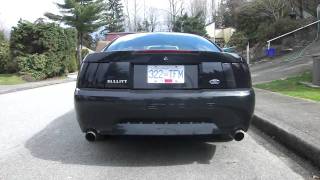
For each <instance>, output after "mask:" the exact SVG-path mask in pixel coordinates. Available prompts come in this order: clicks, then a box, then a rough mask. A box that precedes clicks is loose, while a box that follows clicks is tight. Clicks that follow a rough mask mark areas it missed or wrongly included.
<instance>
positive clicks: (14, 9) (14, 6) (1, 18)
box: [0, 0, 190, 32]
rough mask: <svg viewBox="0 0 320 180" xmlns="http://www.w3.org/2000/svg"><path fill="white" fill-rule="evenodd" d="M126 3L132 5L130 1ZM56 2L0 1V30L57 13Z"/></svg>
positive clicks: (158, 4) (161, 2) (155, 3)
mask: <svg viewBox="0 0 320 180" xmlns="http://www.w3.org/2000/svg"><path fill="white" fill-rule="evenodd" d="M128 1H129V3H133V1H132V0H128ZM183 1H184V3H188V2H190V0H183ZM57 2H60V3H61V2H63V0H0V4H1V5H0V29H1V30H5V31H6V32H9V31H10V30H11V27H12V26H15V25H16V24H17V22H18V21H19V19H24V20H28V21H31V22H34V21H35V20H37V19H38V18H40V17H44V16H43V15H44V13H46V12H51V13H59V9H58V8H57V6H56V4H55V3H57ZM144 2H145V6H146V9H150V7H153V8H156V9H160V11H161V9H168V8H169V4H168V0H138V3H139V6H140V9H142V8H143V7H144ZM162 12H165V11H162ZM140 13H141V12H140ZM160 18H161V17H160Z"/></svg>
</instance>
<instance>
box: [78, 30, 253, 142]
mask: <svg viewBox="0 0 320 180" xmlns="http://www.w3.org/2000/svg"><path fill="white" fill-rule="evenodd" d="M254 104H255V97H254V91H253V89H252V86H251V77H250V72H249V68H248V65H247V63H246V62H245V60H244V59H242V58H241V57H240V56H238V55H235V54H229V53H224V52H223V51H222V50H221V49H220V48H219V47H218V46H216V45H215V44H214V43H212V42H210V41H209V40H207V39H205V38H202V37H200V36H197V35H191V34H185V33H140V34H131V35H127V36H124V37H120V38H118V39H117V40H115V41H113V42H112V43H111V44H109V45H108V46H107V47H106V48H105V49H104V50H103V52H100V53H94V54H90V55H88V56H87V57H86V58H85V60H84V61H83V63H82V66H81V70H80V72H79V77H78V82H77V88H76V90H75V109H76V114H77V119H78V122H79V124H80V127H81V130H82V131H83V132H85V133H86V139H87V140H89V141H94V140H96V138H97V137H98V136H99V135H108V136H113V135H138V136H139V135H143V136H146V135H148V136H192V137H206V138H208V137H209V138H210V139H209V140H210V141H214V140H217V138H218V137H219V140H221V137H223V138H222V140H223V141H230V140H232V139H235V140H237V141H240V140H242V139H243V137H244V132H245V131H247V130H248V128H249V124H250V121H251V118H252V115H253V111H254Z"/></svg>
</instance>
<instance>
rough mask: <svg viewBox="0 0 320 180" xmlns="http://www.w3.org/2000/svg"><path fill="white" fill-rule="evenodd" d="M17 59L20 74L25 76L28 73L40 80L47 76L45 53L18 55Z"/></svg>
mask: <svg viewBox="0 0 320 180" xmlns="http://www.w3.org/2000/svg"><path fill="white" fill-rule="evenodd" d="M17 61H18V65H19V68H20V71H21V73H22V74H24V75H26V76H28V75H30V76H31V77H32V78H34V79H35V80H42V79H45V78H46V77H47V74H46V68H47V65H48V58H47V57H46V56H45V55H43V54H40V55H39V54H33V55H27V56H19V57H18V58H17Z"/></svg>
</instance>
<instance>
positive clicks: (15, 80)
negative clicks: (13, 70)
mask: <svg viewBox="0 0 320 180" xmlns="http://www.w3.org/2000/svg"><path fill="white" fill-rule="evenodd" d="M22 83H25V81H24V80H23V79H22V78H21V77H20V76H18V75H16V74H0V85H15V84H22Z"/></svg>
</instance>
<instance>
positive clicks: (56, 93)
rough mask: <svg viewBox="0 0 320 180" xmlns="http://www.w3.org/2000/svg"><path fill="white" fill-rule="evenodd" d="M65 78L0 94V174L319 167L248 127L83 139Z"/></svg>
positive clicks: (118, 174) (292, 172) (197, 174)
mask: <svg viewBox="0 0 320 180" xmlns="http://www.w3.org/2000/svg"><path fill="white" fill-rule="evenodd" d="M74 87H75V83H65V84H60V85H53V86H48V87H42V88H37V89H32V90H26V91H20V92H14V93H10V94H2V95H0V110H1V111H0V179H1V180H11V179H19V180H20V179H32V180H34V179H104V180H105V179H121V180H122V179H139V180H143V179H147V180H150V179H166V180H167V179H183V180H188V179H219V180H220V179H228V180H230V179H277V180H278V179H311V178H312V176H313V175H314V174H316V175H317V174H319V171H318V170H317V169H315V168H314V167H312V166H311V165H309V163H308V162H304V161H303V160H302V159H300V158H299V157H296V156H295V155H294V154H292V153H290V152H289V151H287V150H286V149H285V148H283V147H282V146H280V145H278V144H277V143H275V142H274V141H273V140H272V139H269V138H268V137H266V136H264V135H263V134H261V133H260V132H259V131H258V130H255V129H254V128H251V130H250V131H249V133H248V134H247V135H246V138H245V140H243V141H241V142H227V143H201V142H190V141H181V140H179V141H178V140H170V139H168V138H164V139H157V140H153V139H147V138H146V139H139V140H134V139H113V140H110V141H99V142H95V143H89V142H87V141H86V140H85V139H84V135H83V134H82V133H81V132H80V129H79V126H78V124H77V122H76V119H75V113H74V110H73V90H74Z"/></svg>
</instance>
